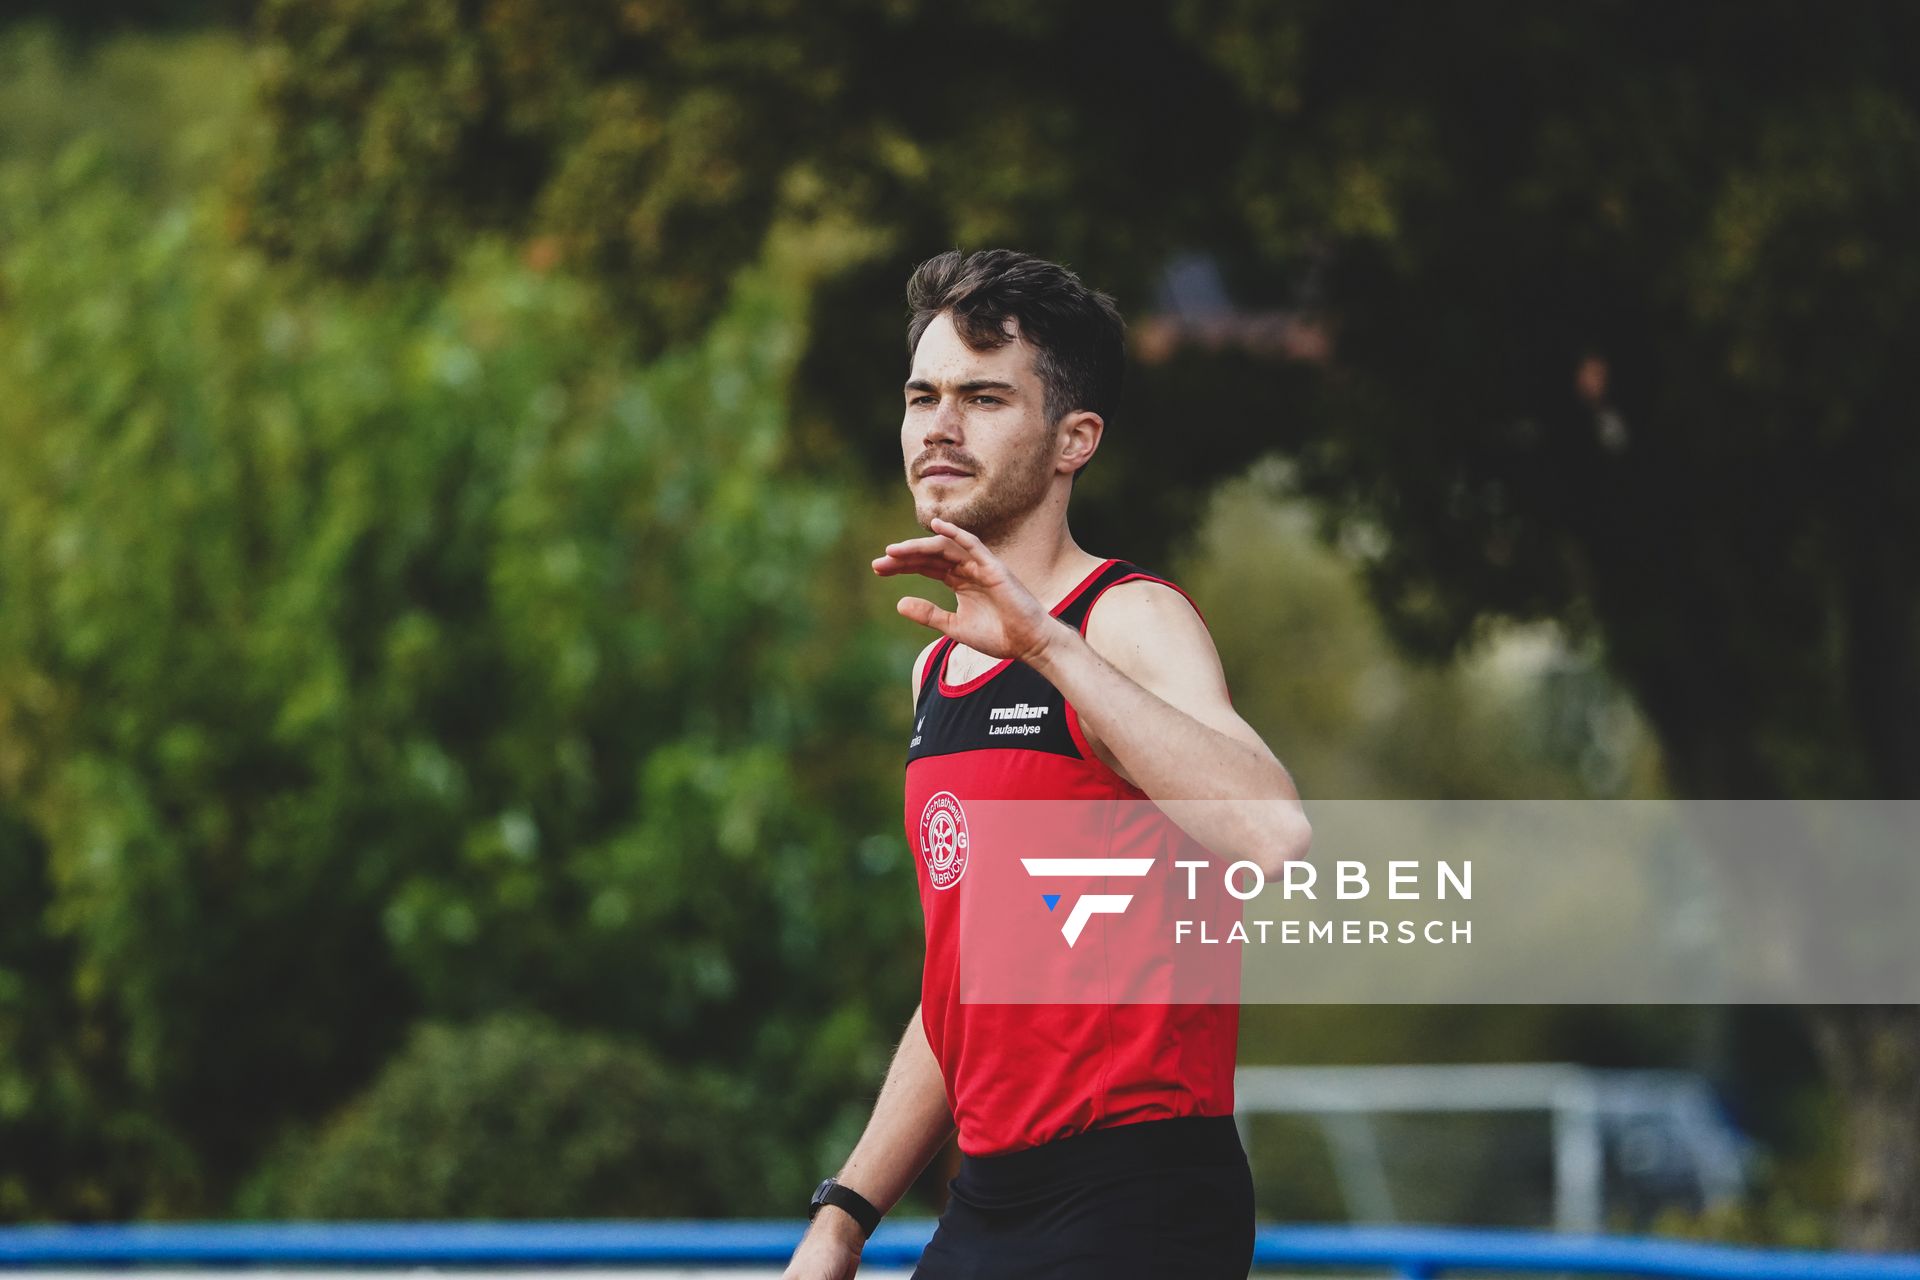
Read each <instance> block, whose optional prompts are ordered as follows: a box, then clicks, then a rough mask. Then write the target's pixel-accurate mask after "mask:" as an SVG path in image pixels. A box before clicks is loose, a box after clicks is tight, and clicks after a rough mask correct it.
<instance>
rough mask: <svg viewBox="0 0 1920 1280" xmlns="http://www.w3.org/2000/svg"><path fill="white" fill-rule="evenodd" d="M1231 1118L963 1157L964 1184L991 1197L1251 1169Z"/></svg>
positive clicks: (1117, 1130)
mask: <svg viewBox="0 0 1920 1280" xmlns="http://www.w3.org/2000/svg"><path fill="white" fill-rule="evenodd" d="M1246 1158H1247V1153H1246V1149H1245V1148H1244V1147H1242V1146H1241V1145H1240V1131H1239V1130H1238V1129H1236V1128H1235V1127H1234V1123H1233V1117H1232V1116H1230V1115H1228V1116H1171V1117H1167V1118H1165V1119H1160V1120H1138V1121H1135V1122H1133V1123H1131V1124H1118V1125H1108V1126H1105V1127H1103V1128H1099V1129H1088V1130H1086V1131H1085V1132H1083V1133H1076V1134H1073V1135H1071V1136H1069V1137H1065V1138H1056V1139H1054V1140H1053V1141H1052V1142H1043V1143H1041V1144H1040V1145H1039V1146H1037V1147H1023V1148H1021V1149H1020V1150H1018V1151H1008V1152H1004V1153H1002V1154H1000V1155H991V1156H970V1155H968V1154H966V1153H965V1152H964V1151H963V1152H961V1153H960V1173H959V1178H960V1180H961V1181H964V1182H965V1183H967V1184H968V1185H969V1186H971V1187H974V1188H977V1189H979V1190H981V1191H987V1192H1019V1191H1023V1190H1028V1189H1032V1188H1036V1187H1042V1186H1046V1185H1050V1184H1056V1183H1062V1182H1072V1181H1074V1180H1076V1179H1079V1178H1084V1177H1087V1176H1089V1175H1102V1174H1108V1173H1115V1172H1127V1171H1131V1170H1138V1169H1154V1168H1169V1167H1175V1166H1180V1165H1232V1164H1242V1163H1245V1161H1246Z"/></svg>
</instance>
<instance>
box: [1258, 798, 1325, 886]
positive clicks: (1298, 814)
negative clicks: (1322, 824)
mask: <svg viewBox="0 0 1920 1280" xmlns="http://www.w3.org/2000/svg"><path fill="white" fill-rule="evenodd" d="M1312 848H1313V824H1312V823H1311V822H1308V821H1307V815H1306V812H1305V811H1304V810H1302V809H1301V808H1300V806H1299V805H1298V804H1293V805H1289V806H1288V812H1287V815H1286V817H1285V818H1284V819H1283V820H1281V821H1278V822H1275V823H1273V824H1271V826H1270V828H1269V829H1268V831H1267V832H1266V838H1265V840H1264V841H1263V842H1262V848H1261V858H1260V870H1261V871H1262V872H1263V873H1264V874H1265V875H1266V877H1267V879H1269V880H1278V879H1281V878H1282V877H1283V876H1285V875H1286V871H1287V864H1288V863H1289V862H1296V861H1298V860H1299V859H1301V858H1304V857H1306V856H1307V853H1308V851H1309V850H1311V849H1312Z"/></svg>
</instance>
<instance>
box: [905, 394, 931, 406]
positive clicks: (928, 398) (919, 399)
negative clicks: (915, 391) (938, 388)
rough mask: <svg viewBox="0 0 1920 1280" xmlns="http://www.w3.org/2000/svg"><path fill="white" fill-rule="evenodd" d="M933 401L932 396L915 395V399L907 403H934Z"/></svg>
mask: <svg viewBox="0 0 1920 1280" xmlns="http://www.w3.org/2000/svg"><path fill="white" fill-rule="evenodd" d="M932 401H933V397H932V396H915V397H914V398H913V399H911V400H909V401H907V403H908V404H930V403H932Z"/></svg>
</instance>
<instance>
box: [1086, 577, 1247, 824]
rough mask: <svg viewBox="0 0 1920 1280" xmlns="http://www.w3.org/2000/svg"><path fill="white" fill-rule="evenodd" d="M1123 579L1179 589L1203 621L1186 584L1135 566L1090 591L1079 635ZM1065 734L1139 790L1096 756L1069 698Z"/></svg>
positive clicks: (1092, 758)
mask: <svg viewBox="0 0 1920 1280" xmlns="http://www.w3.org/2000/svg"><path fill="white" fill-rule="evenodd" d="M1123 582H1157V583H1159V584H1160V585H1161V586H1163V587H1172V588H1173V589H1174V590H1175V591H1178V592H1179V593H1180V594H1181V595H1182V596H1183V597H1185V599H1186V602H1187V603H1188V604H1189V605H1192V606H1193V612H1194V613H1195V615H1197V616H1198V617H1199V619H1200V624H1201V625H1202V626H1205V625H1206V622H1207V615H1206V614H1204V613H1201V612H1200V606H1199V605H1197V604H1194V600H1193V597H1192V596H1190V595H1187V589H1186V588H1185V587H1183V586H1181V585H1180V584H1179V583H1177V582H1169V581H1168V580H1167V579H1165V578H1162V577H1158V576H1156V575H1154V574H1151V573H1145V572H1142V571H1139V570H1135V571H1134V572H1133V573H1128V574H1123V575H1121V576H1120V577H1118V578H1115V579H1114V580H1113V581H1112V582H1109V583H1107V584H1106V585H1104V586H1102V587H1100V588H1099V589H1097V590H1096V591H1095V592H1094V593H1093V598H1092V599H1091V600H1088V601H1087V607H1086V608H1085V609H1084V610H1083V611H1082V612H1081V614H1080V635H1081V637H1082V638H1083V639H1084V638H1085V637H1086V634H1087V624H1088V623H1089V622H1092V621H1093V610H1094V606H1095V605H1098V604H1099V603H1100V597H1101V596H1103V595H1105V594H1107V592H1109V591H1111V590H1113V589H1114V588H1115V587H1117V586H1119V585H1120V584H1121V583H1123ZM1227 705H1228V706H1232V705H1233V690H1232V689H1228V690H1227ZM1067 734H1068V735H1069V736H1070V737H1071V738H1072V739H1073V746H1074V750H1076V751H1078V752H1079V753H1080V758H1081V759H1082V760H1086V761H1089V762H1090V763H1093V764H1097V765H1099V766H1100V767H1101V768H1103V769H1105V770H1107V772H1109V773H1112V774H1113V776H1114V777H1115V778H1117V779H1119V781H1120V782H1121V784H1122V785H1124V786H1127V787H1132V788H1133V790H1135V791H1139V790H1140V788H1138V787H1134V786H1133V784H1132V783H1130V782H1128V781H1127V780H1126V779H1125V778H1122V777H1121V776H1120V774H1119V773H1118V772H1116V771H1115V770H1114V768H1113V766H1111V765H1109V764H1108V763H1107V762H1106V761H1104V760H1102V759H1101V758H1100V757H1099V756H1097V755H1095V754H1094V753H1093V744H1091V743H1090V742H1088V741H1087V735H1086V732H1085V731H1084V730H1082V729H1081V728H1080V713H1079V712H1077V711H1075V710H1074V709H1073V704H1072V703H1071V702H1069V703H1067ZM1142 794H1143V795H1144V794H1145V793H1144V792H1142Z"/></svg>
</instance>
